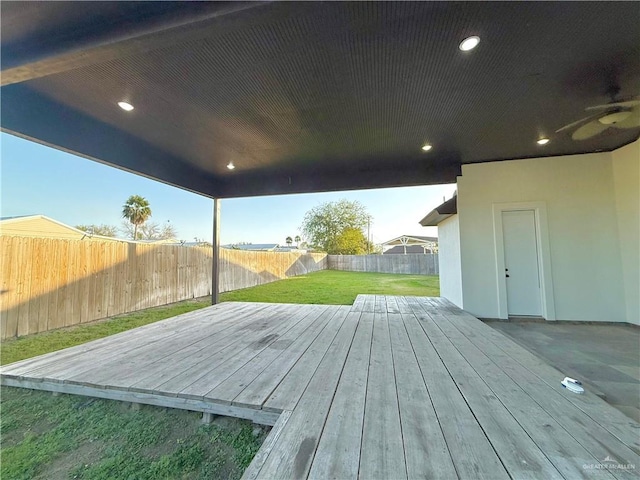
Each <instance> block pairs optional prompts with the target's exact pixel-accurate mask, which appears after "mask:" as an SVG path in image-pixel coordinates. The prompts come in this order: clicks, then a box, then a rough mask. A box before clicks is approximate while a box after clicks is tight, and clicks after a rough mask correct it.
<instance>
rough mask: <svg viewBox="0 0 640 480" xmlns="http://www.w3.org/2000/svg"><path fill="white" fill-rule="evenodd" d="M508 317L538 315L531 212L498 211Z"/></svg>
mask: <svg viewBox="0 0 640 480" xmlns="http://www.w3.org/2000/svg"><path fill="white" fill-rule="evenodd" d="M502 232H503V237H504V265H505V272H504V273H505V276H506V283H507V311H508V313H509V315H526V316H529V315H530V316H540V315H541V314H542V309H541V301H540V277H539V267H538V246H537V241H536V222H535V213H534V211H533V210H515V211H503V212H502Z"/></svg>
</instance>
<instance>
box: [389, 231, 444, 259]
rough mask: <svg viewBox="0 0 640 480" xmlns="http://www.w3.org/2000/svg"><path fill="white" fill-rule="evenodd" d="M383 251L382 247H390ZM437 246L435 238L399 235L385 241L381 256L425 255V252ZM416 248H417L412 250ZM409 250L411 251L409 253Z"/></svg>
mask: <svg viewBox="0 0 640 480" xmlns="http://www.w3.org/2000/svg"><path fill="white" fill-rule="evenodd" d="M390 246H392V247H393V248H389V249H387V250H384V247H390ZM437 246H438V239H437V238H436V237H423V236H420V235H401V236H399V237H396V238H393V239H391V240H387V241H386V242H383V243H382V248H383V252H382V253H383V254H385V255H387V254H389V253H391V254H394V253H395V254H407V253H426V250H431V251H432V250H433V249H434V248H436V247H437ZM412 247H417V248H412ZM410 248H411V251H410Z"/></svg>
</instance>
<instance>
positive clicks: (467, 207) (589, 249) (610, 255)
mask: <svg viewBox="0 0 640 480" xmlns="http://www.w3.org/2000/svg"><path fill="white" fill-rule="evenodd" d="M627 157H628V155H624V158H623V159H622V160H621V161H620V162H619V164H620V167H619V168H620V169H621V170H624V171H625V175H627V174H629V166H628V165H627V163H628V162H630V161H629V160H628V158H627ZM612 158H613V155H612V153H608V152H605V153H594V154H585V155H573V156H563V157H549V158H536V159H528V160H513V161H504V162H491V163H483V164H472V165H464V166H463V167H462V177H460V178H459V179H458V217H459V228H460V251H461V268H462V292H463V299H464V300H463V303H464V309H465V310H467V311H469V312H470V313H472V314H474V315H476V316H479V317H486V318H499V310H498V285H497V272H496V263H497V262H496V251H495V248H496V244H495V239H494V231H493V228H494V226H493V216H492V206H493V204H494V203H510V202H544V203H545V204H546V210H547V214H548V227H549V245H550V257H551V272H552V278H553V298H554V300H555V313H556V318H557V319H558V320H590V321H612V322H624V321H627V306H626V304H625V294H624V291H625V288H624V285H623V275H622V257H623V255H622V254H621V251H620V246H621V244H620V241H619V238H620V235H619V228H618V223H619V222H618V211H619V207H618V206H617V200H619V202H618V203H621V204H624V205H627V204H628V203H629V200H628V199H626V196H625V199H623V198H618V197H619V196H620V195H618V197H617V196H616V193H615V188H614V173H613V171H614V168H613V161H612ZM636 179H637V175H636ZM625 185H626V184H625ZM624 188H625V189H629V190H631V191H633V188H634V187H633V185H630V186H625V187H624ZM636 192H637V187H636ZM631 201H632V200H631ZM625 208H627V207H625ZM625 228H626V227H625ZM631 228H633V227H630V228H629V230H630V229H631ZM628 236H629V238H631V237H632V235H631V234H629V235H628ZM630 242H632V240H629V242H628V243H630ZM441 248H442V247H441ZM623 248H624V249H625V253H624V257H625V258H627V257H629V256H630V254H628V253H627V252H626V250H627V249H628V248H631V247H629V246H628V245H626V244H625V245H624V246H623ZM631 256H633V255H632V254H631ZM441 272H442V270H441ZM632 274H633V272H629V275H632Z"/></svg>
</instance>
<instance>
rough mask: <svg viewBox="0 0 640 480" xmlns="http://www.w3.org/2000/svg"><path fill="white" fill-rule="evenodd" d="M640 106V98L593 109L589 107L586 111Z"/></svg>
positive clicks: (597, 106)
mask: <svg viewBox="0 0 640 480" xmlns="http://www.w3.org/2000/svg"><path fill="white" fill-rule="evenodd" d="M637 105H640V98H634V99H631V100H627V101H624V102H614V103H605V104H603V105H595V106H593V107H587V108H585V110H586V111H587V112H590V111H592V110H606V109H608V108H631V107H635V106H637Z"/></svg>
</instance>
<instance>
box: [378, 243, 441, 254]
mask: <svg viewBox="0 0 640 480" xmlns="http://www.w3.org/2000/svg"><path fill="white" fill-rule="evenodd" d="M405 248H406V249H407V251H406V253H408V254H409V253H420V254H424V253H426V251H428V250H430V248H429V247H428V246H426V245H425V246H423V245H407V246H406V247H405V246H403V245H396V246H395V247H392V248H390V249H389V250H385V252H384V254H385V255H404V254H405V250H404V249H405Z"/></svg>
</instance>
